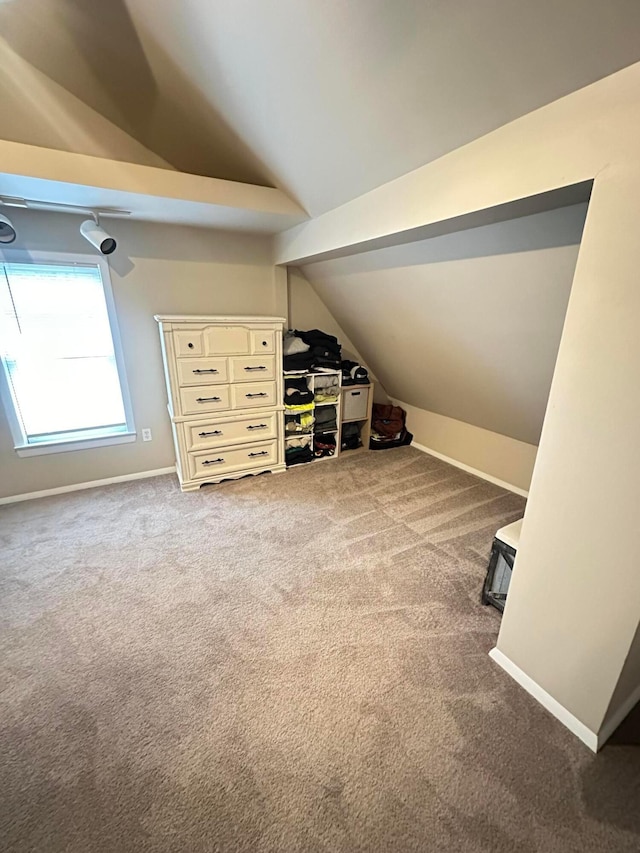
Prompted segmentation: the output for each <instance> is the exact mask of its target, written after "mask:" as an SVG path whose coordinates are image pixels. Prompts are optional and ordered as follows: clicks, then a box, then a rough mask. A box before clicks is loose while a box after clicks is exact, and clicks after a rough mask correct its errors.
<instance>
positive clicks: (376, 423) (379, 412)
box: [371, 403, 407, 438]
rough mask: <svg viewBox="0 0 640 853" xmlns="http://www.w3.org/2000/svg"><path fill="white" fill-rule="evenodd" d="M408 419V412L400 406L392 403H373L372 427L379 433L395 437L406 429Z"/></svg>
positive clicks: (387, 436)
mask: <svg viewBox="0 0 640 853" xmlns="http://www.w3.org/2000/svg"><path fill="white" fill-rule="evenodd" d="M406 419H407V413H406V412H405V410H404V409H401V408H400V406H392V405H391V404H387V405H383V404H382V403H374V404H373V412H372V416H371V428H372V429H373V430H374V432H377V433H378V435H383V436H385V437H386V438H394V437H395V436H396V435H397V434H398V433H399V432H402V430H403V429H404V425H405V421H406Z"/></svg>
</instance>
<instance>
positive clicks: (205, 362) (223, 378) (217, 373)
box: [176, 358, 229, 385]
mask: <svg viewBox="0 0 640 853" xmlns="http://www.w3.org/2000/svg"><path fill="white" fill-rule="evenodd" d="M176 370H177V373H178V382H179V383H180V385H202V383H203V382H206V383H207V384H208V385H209V384H216V383H218V382H220V383H225V382H228V381H229V374H228V370H227V359H226V358H178V359H176Z"/></svg>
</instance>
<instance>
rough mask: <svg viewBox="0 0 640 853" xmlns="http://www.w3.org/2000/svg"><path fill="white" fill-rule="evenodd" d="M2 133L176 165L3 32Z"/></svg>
mask: <svg viewBox="0 0 640 853" xmlns="http://www.w3.org/2000/svg"><path fill="white" fill-rule="evenodd" d="M0 115H1V116H2V125H1V127H0V137H1V138H2V139H6V140H9V141H11V142H23V143H26V144H28V145H38V146H41V147H43V148H55V149H59V150H61V151H71V152H74V153H79V154H89V155H91V156H93V157H108V158H110V159H112V160H124V161H127V162H132V163H140V164H141V165H144V166H158V167H161V168H167V169H172V168H173V167H172V166H170V165H169V164H168V163H167V162H166V161H165V160H163V159H162V158H161V157H159V156H158V155H157V154H154V153H153V152H152V151H150V150H149V149H147V148H145V146H144V145H142V144H141V143H140V142H138V141H137V140H135V139H134V138H133V137H131V136H130V135H129V134H127V133H126V132H125V131H124V130H122V129H121V128H120V127H118V126H117V125H115V124H113V123H112V122H111V121H109V120H108V119H107V118H105V117H104V116H103V115H101V114H100V113H99V112H96V111H95V110H94V109H92V108H91V107H89V106H87V105H86V104H85V103H84V102H83V101H81V100H80V99H79V98H77V97H75V96H74V95H73V94H71V93H70V92H68V91H67V90H66V89H64V88H63V87H62V86H60V85H59V84H58V83H56V82H54V81H53V80H50V79H49V78H48V77H47V76H46V75H44V74H43V73H42V72H40V71H38V70H37V69H36V68H34V67H33V66H32V65H30V64H29V63H28V62H26V61H25V60H24V59H23V58H22V57H21V56H19V55H18V54H17V53H16V52H15V51H14V50H13V49H12V48H11V47H10V46H9V44H8V43H7V42H6V41H5V40H4V39H3V38H2V37H0Z"/></svg>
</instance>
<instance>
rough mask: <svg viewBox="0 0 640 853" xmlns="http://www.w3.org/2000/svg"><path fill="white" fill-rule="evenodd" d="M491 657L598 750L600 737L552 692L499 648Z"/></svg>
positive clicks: (590, 747)
mask: <svg viewBox="0 0 640 853" xmlns="http://www.w3.org/2000/svg"><path fill="white" fill-rule="evenodd" d="M489 657H490V658H491V659H492V660H494V661H495V662H496V663H497V664H498V666H499V667H501V668H502V669H504V671H505V672H506V673H507V674H508V675H510V676H511V678H513V680H514V681H517V682H518V684H519V685H520V687H524V689H525V690H526V691H527V693H529V694H530V695H531V696H533V698H534V699H536V700H537V701H538V702H539V703H540V704H541V705H542V706H543V708H546V709H547V711H549V713H550V714H553V716H554V717H555V718H556V719H557V720H559V721H560V722H561V723H562V725H563V726H566V727H567V728H568V729H569V731H570V732H573V734H574V735H575V736H576V737H578V738H580V740H581V741H582V742H583V743H584V744H586V745H587V746H588V747H589V749H590V750H592V752H597V751H598V749H599V748H600V746H601V745H602V744H601V743H600V738H599V737H598V735H597V734H596V733H595V732H592V731H591V729H589V728H587V726H585V724H584V723H582V722H580V720H579V719H578V718H577V717H574V715H573V714H572V713H571V712H570V711H567V709H566V708H565V707H564V706H563V705H561V704H560V703H559V702H558V701H557V700H556V699H554V698H553V696H551V694H550V693H547V691H546V690H543V688H542V687H540V685H539V684H537V683H536V682H535V681H534V680H533V679H532V678H529V676H528V675H527V674H526V672H523V671H522V670H521V669H520V667H519V666H516V665H515V663H513V662H512V661H511V660H509V658H508V657H507V656H506V655H504V654H503V653H502V652H501V651H500V650H499V649H492V650H491V651H490V652H489Z"/></svg>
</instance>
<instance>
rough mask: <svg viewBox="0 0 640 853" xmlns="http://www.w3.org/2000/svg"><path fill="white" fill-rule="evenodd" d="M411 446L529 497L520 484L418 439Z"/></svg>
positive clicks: (524, 496) (495, 484)
mask: <svg viewBox="0 0 640 853" xmlns="http://www.w3.org/2000/svg"><path fill="white" fill-rule="evenodd" d="M411 447H415V448H416V450H421V451H422V452H423V453H428V454H429V455H430V456H435V457H436V458H437V459H442V461H443V462H448V463H449V465H454V466H455V467H456V468H460V469H461V470H462V471H466V472H467V473H468V474H473V475H474V476H475V477H480V479H482V480H487V481H488V482H489V483H493V484H494V486H500V487H501V488H502V489H506V490H507V491H509V492H515V494H516V495H520V496H521V497H523V498H528V497H529V492H527V491H526V490H525V489H521V488H520V487H519V486H514V485H513V484H512V483H506V482H505V481H504V480H499V479H498V478H497V477H493V476H492V475H491V474H487V473H485V472H484V471H480V470H479V469H478V468H472V467H471V465H465V463H464V462H460V461H458V460H457V459H452V458H451V456H445V455H444V453H438V451H437V450H432V449H431V448H430V447H425V446H424V444H418V442H417V441H412V442H411Z"/></svg>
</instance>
